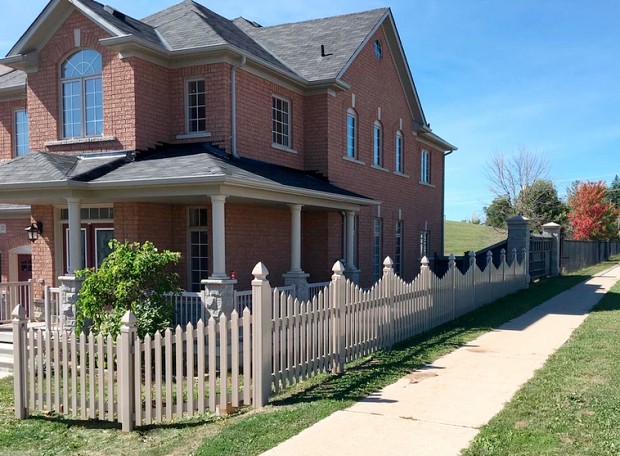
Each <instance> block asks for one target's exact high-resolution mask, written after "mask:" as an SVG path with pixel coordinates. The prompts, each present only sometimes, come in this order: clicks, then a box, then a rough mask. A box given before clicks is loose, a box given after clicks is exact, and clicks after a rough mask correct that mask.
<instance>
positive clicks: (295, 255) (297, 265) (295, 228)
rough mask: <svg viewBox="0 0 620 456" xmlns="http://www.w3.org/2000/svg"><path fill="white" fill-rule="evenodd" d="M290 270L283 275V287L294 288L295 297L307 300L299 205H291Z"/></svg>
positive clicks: (306, 279) (306, 278) (306, 275)
mask: <svg viewBox="0 0 620 456" xmlns="http://www.w3.org/2000/svg"><path fill="white" fill-rule="evenodd" d="M289 207H290V208H291V270H290V271H289V272H287V273H286V274H284V275H283V277H284V284H285V285H287V286H288V285H293V286H295V297H297V298H299V299H301V300H306V299H308V296H309V293H310V289H309V288H308V277H309V276H310V274H306V273H305V272H304V271H303V269H301V208H302V206H301V204H291V205H290V206H289Z"/></svg>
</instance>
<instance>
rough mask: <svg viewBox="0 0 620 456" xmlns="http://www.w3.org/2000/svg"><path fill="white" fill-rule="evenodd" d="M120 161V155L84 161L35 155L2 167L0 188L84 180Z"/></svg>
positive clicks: (63, 156)
mask: <svg viewBox="0 0 620 456" xmlns="http://www.w3.org/2000/svg"><path fill="white" fill-rule="evenodd" d="M124 157H125V155H123V157H122V158H123V160H124ZM118 160H119V156H118V155H113V156H107V157H103V158H89V159H84V158H80V157H77V156H74V155H58V154H52V153H49V152H35V153H31V154H28V155H24V156H22V157H17V158H14V159H13V160H9V161H7V162H4V163H2V164H0V188H1V187H2V186H3V185H15V184H25V183H43V182H50V183H52V182H66V181H68V180H76V181H84V180H85V179H88V178H89V177H90V176H91V173H93V172H94V171H95V170H101V169H105V167H106V166H109V165H110V164H111V163H114V162H116V161H118ZM97 175H98V174H97Z"/></svg>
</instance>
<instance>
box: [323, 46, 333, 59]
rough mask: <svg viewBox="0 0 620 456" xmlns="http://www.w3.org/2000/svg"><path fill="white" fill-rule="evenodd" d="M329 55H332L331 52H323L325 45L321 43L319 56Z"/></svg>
mask: <svg viewBox="0 0 620 456" xmlns="http://www.w3.org/2000/svg"><path fill="white" fill-rule="evenodd" d="M330 55H334V54H333V53H331V52H330V53H329V54H326V53H325V45H324V44H321V57H329V56H330Z"/></svg>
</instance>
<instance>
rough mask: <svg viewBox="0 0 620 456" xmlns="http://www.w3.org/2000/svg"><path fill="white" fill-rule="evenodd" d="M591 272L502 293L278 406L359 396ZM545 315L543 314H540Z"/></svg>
mask: <svg viewBox="0 0 620 456" xmlns="http://www.w3.org/2000/svg"><path fill="white" fill-rule="evenodd" d="M589 278H590V276H587V275H570V276H560V277H555V278H551V279H541V280H539V281H537V282H536V283H534V284H532V285H531V286H530V288H528V289H526V290H521V291H519V292H517V293H514V294H512V295H509V296H506V297H504V298H501V299H499V300H497V301H495V302H493V303H491V304H488V305H486V306H484V307H481V308H480V309H477V310H475V311H473V312H471V313H469V314H466V315H463V316H462V317H460V318H458V319H457V320H454V321H452V322H448V323H446V324H444V325H441V326H439V327H437V328H435V329H432V330H430V331H428V332H426V333H424V334H420V335H417V336H414V337H412V338H410V339H407V340H404V341H402V342H399V343H397V344H395V345H394V347H393V348H392V350H389V351H380V352H377V353H374V354H373V355H371V356H368V357H367V358H364V359H363V360H361V361H357V362H354V363H351V364H350V365H347V369H346V371H345V372H344V373H343V374H340V375H324V376H322V377H319V378H318V379H314V380H308V381H307V382H306V383H307V386H304V383H303V382H302V383H301V384H299V385H298V386H297V387H295V388H294V390H295V391H290V392H288V393H287V392H286V391H284V392H283V393H282V394H280V395H278V396H276V397H274V398H273V400H272V401H271V404H272V405H274V406H282V405H293V404H299V403H304V402H313V401H318V400H334V401H359V400H362V399H364V398H367V397H368V396H369V395H371V394H372V393H374V392H376V391H377V390H378V389H380V388H382V387H384V386H386V385H388V384H390V383H393V382H395V381H396V380H398V379H400V378H401V377H403V376H405V375H407V374H409V373H411V372H413V371H415V370H420V369H429V368H432V367H433V366H431V363H432V362H433V361H434V360H435V359H437V358H438V357H440V356H442V355H443V354H446V353H449V352H451V351H453V350H455V349H457V348H459V347H462V346H464V345H467V344H468V342H469V341H471V340H472V339H474V338H475V337H477V336H478V335H481V334H482V333H484V332H487V331H490V330H492V329H496V328H499V327H500V326H501V325H503V324H504V323H506V322H508V321H510V320H512V319H514V318H517V317H519V316H521V315H523V314H524V313H525V312H528V311H529V310H531V309H533V308H535V307H537V306H538V305H540V304H542V303H543V302H545V301H547V300H548V299H551V298H552V297H553V296H555V295H557V294H559V293H561V292H562V291H564V290H567V289H569V288H572V287H573V286H575V285H577V284H579V283H581V282H583V281H585V280H586V279H589ZM542 317H544V315H543V314H540V315H539V318H542Z"/></svg>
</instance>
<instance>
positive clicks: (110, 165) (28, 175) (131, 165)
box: [0, 143, 370, 201]
mask: <svg viewBox="0 0 620 456" xmlns="http://www.w3.org/2000/svg"><path fill="white" fill-rule="evenodd" d="M217 177H222V178H233V179H238V180H242V181H243V182H246V183H254V184H257V186H260V185H261V184H262V185H269V186H274V185H275V186H281V187H282V189H283V190H286V188H297V189H304V190H311V191H317V192H323V193H328V194H333V195H340V196H348V197H353V198H362V199H368V198H366V197H364V196H361V195H358V194H356V193H353V192H350V191H348V190H345V189H342V188H340V187H337V186H335V185H332V184H330V183H329V181H328V180H327V179H325V178H324V177H322V176H320V175H318V174H315V173H312V172H307V171H301V170H296V169H292V168H287V167H284V166H279V165H274V164H271V163H267V162H262V161H258V160H251V159H248V158H232V157H231V156H229V155H227V154H226V153H224V152H222V151H221V150H220V149H216V148H214V147H213V146H212V145H210V144H209V143H194V144H179V145H174V146H164V147H161V148H159V149H156V150H155V151H150V152H142V153H139V154H137V155H136V159H135V160H133V161H132V160H130V159H129V155H128V154H127V153H126V152H123V153H117V154H109V155H103V156H100V157H95V158H93V157H89V156H83V157H82V156H76V155H57V154H52V153H48V152H35V153H31V154H29V155H26V156H23V157H18V158H15V159H13V160H10V161H8V162H5V163H2V164H0V191H1V190H2V187H3V186H5V185H19V184H23V185H30V184H35V183H50V184H54V183H62V182H69V181H74V182H86V183H90V184H95V185H96V184H113V183H136V184H137V183H139V182H142V183H145V182H147V183H148V182H153V183H155V181H159V182H161V181H166V180H176V181H179V180H183V179H193V178H194V179H195V178H197V179H201V178H203V179H204V182H205V183H207V182H208V181H209V179H210V178H217ZM368 200H369V201H370V199H368Z"/></svg>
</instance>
